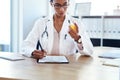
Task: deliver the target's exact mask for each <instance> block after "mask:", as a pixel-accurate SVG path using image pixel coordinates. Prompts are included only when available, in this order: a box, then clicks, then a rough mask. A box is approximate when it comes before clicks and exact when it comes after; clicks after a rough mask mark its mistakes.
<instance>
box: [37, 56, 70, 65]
mask: <svg viewBox="0 0 120 80" xmlns="http://www.w3.org/2000/svg"><path fill="white" fill-rule="evenodd" d="M37 62H38V63H51V64H68V63H69V61H68V59H67V58H66V56H45V57H43V58H42V59H38V60H37Z"/></svg>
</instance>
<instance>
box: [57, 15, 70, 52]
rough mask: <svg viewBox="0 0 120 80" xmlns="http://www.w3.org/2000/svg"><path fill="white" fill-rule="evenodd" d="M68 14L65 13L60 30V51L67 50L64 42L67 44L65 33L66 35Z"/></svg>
mask: <svg viewBox="0 0 120 80" xmlns="http://www.w3.org/2000/svg"><path fill="white" fill-rule="evenodd" d="M68 20H69V18H68V16H67V15H66V18H65V21H64V23H63V26H62V29H61V31H60V45H59V46H60V53H66V52H65V51H66V50H67V47H64V46H63V45H64V44H67V42H65V35H66V34H67V35H68V30H69V23H68Z"/></svg>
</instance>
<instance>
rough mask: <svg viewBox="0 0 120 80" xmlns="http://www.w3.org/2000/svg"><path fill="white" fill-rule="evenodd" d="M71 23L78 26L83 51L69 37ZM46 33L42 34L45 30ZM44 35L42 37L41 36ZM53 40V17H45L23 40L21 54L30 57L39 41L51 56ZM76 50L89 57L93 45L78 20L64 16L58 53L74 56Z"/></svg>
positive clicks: (37, 22)
mask: <svg viewBox="0 0 120 80" xmlns="http://www.w3.org/2000/svg"><path fill="white" fill-rule="evenodd" d="M69 22H70V23H72V22H76V23H77V25H78V26H79V35H80V36H81V39H82V43H83V48H84V49H83V50H79V47H78V44H77V43H76V42H75V41H74V39H73V38H72V37H71V36H70V35H69V33H68V31H69V25H70V23H69ZM46 27H47V29H46V32H47V33H48V36H47V34H46V33H44V31H45V28H46ZM43 34H44V35H43ZM53 39H54V25H53V16H50V17H46V18H43V19H39V20H37V21H36V23H35V24H34V26H33V29H32V31H31V32H30V33H29V35H28V36H27V38H26V39H25V40H24V42H23V45H22V53H23V54H24V55H26V56H28V57H30V56H31V53H32V52H33V51H34V50H35V49H36V45H37V41H38V40H39V41H40V43H41V45H42V48H43V49H44V50H45V51H46V52H47V54H51V51H52V46H53V43H54V42H53V41H54V40H53ZM76 50H78V51H79V53H81V54H83V55H91V54H92V53H93V45H92V43H91V41H90V39H89V37H88V35H87V34H86V32H85V30H84V28H83V25H82V24H81V21H80V20H76V19H74V18H72V17H69V16H68V15H66V18H65V20H64V23H63V26H62V29H61V31H60V44H59V51H60V54H65V55H66V54H67V55H69V54H74V53H76Z"/></svg>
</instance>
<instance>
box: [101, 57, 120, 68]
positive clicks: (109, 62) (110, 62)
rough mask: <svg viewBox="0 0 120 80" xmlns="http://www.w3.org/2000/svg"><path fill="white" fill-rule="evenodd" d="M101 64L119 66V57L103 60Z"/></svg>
mask: <svg viewBox="0 0 120 80" xmlns="http://www.w3.org/2000/svg"><path fill="white" fill-rule="evenodd" d="M103 65H105V66H111V67H120V58H119V59H108V60H105V61H103Z"/></svg>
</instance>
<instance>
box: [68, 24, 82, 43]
mask: <svg viewBox="0 0 120 80" xmlns="http://www.w3.org/2000/svg"><path fill="white" fill-rule="evenodd" d="M78 32H79V30H78V26H77V24H76V23H74V24H72V25H70V26H69V34H70V36H71V37H72V38H73V39H74V40H75V41H76V40H78V39H79V37H80V35H78Z"/></svg>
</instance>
